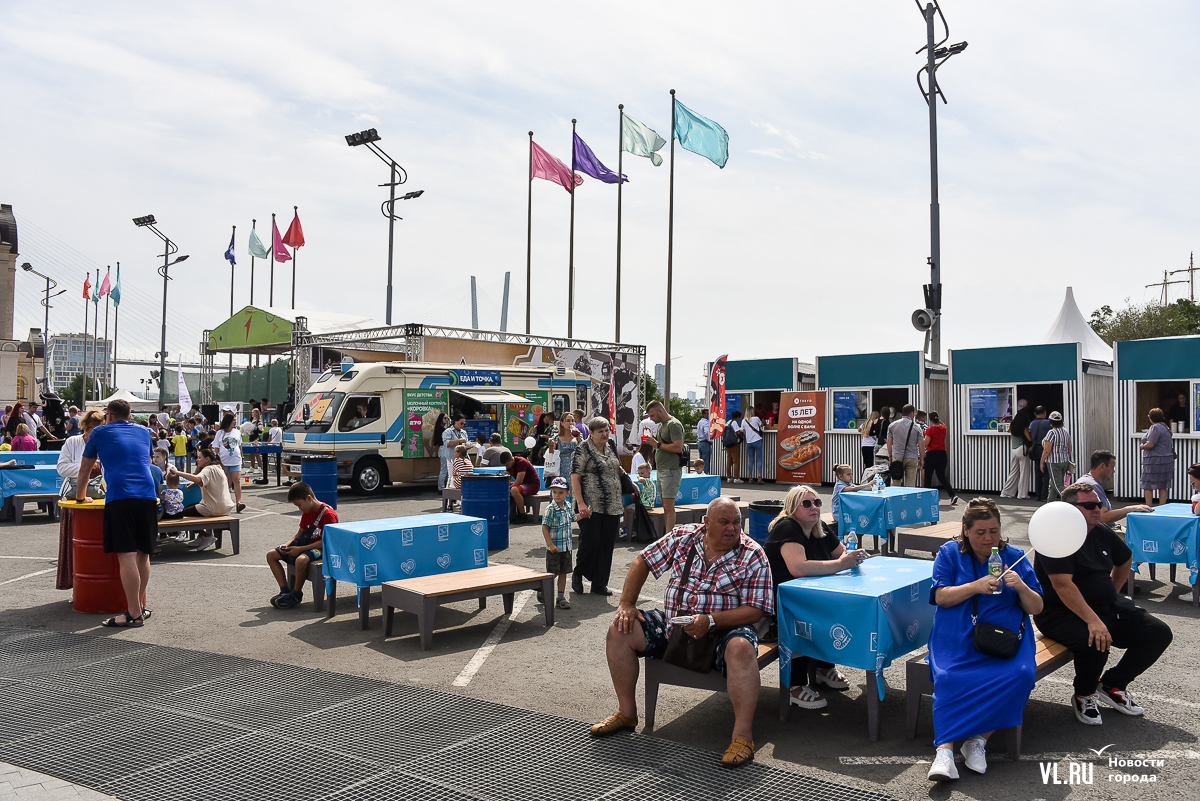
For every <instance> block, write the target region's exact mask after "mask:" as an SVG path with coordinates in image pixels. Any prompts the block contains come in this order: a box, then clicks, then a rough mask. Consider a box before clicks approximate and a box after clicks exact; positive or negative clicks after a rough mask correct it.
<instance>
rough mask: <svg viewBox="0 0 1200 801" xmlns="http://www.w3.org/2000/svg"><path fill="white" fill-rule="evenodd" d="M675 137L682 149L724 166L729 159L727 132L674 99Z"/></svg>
mask: <svg viewBox="0 0 1200 801" xmlns="http://www.w3.org/2000/svg"><path fill="white" fill-rule="evenodd" d="M675 138H676V139H678V140H679V144H680V145H682V146H683V148H684V150H690V151H692V152H693V153H695V154H697V155H700V156H704V158H706V159H708V160H709V161H711V162H712V163H713V164H716V165H717V166H718V167H722V168H723V167H724V166H725V163H726V162H727V161H729V134H727V133H725V129H724V128H722V127H721V126H720V125H717V124H716V123H715V122H713V121H712V120H710V119H709V118H708V117H705V116H702V115H700V114H697V113H696V112H694V111H692V110H691V109H690V108H688V107H687V106H685V105H683V104H682V103H680V102H679V101H678V100H676V101H675Z"/></svg>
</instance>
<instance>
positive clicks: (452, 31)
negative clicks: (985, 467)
mask: <svg viewBox="0 0 1200 801" xmlns="http://www.w3.org/2000/svg"><path fill="white" fill-rule="evenodd" d="M943 11H944V13H945V15H946V17H947V19H948V21H949V23H950V26H951V27H950V34H951V36H950V41H951V42H958V41H963V40H965V41H967V42H968V43H969V47H968V49H967V50H966V51H965V52H964V53H963V54H961V55H958V56H955V57H954V58H952V59H951V60H950V61H949V62H948V63H947V64H946V65H945V66H944V67H943V68H942V69H941V70H940V71H939V81H940V83H941V86H942V89H943V91H944V93H945V95H946V97H947V99H948V100H949V103H948V104H946V105H942V104H939V106H938V124H939V129H938V133H939V161H940V165H939V169H940V176H941V185H940V191H941V210H942V281H943V284H944V290H943V306H944V316H943V342H944V348H965V347H987V346H997V345H1009V344H1029V343H1033V342H1037V341H1039V340H1040V338H1041V336H1042V334H1043V333H1044V332H1045V330H1046V329H1047V328H1048V327H1049V325H1050V323H1051V322H1052V321H1053V320H1054V318H1055V317H1056V316H1057V314H1058V310H1059V307H1060V306H1061V304H1062V299H1063V295H1064V292H1065V288H1066V287H1067V286H1073V287H1074V291H1075V297H1076V298H1077V300H1078V303H1079V306H1080V308H1081V310H1082V311H1083V313H1084V316H1085V317H1086V316H1088V315H1089V314H1090V312H1091V311H1092V310H1093V309H1095V308H1097V307H1099V306H1101V305H1103V304H1109V305H1113V306H1117V305H1120V304H1121V303H1123V301H1124V300H1125V299H1126V298H1129V299H1131V300H1133V301H1136V302H1141V301H1144V300H1150V299H1154V298H1157V297H1158V295H1159V290H1158V289H1146V288H1145V285H1146V284H1150V283H1152V282H1155V281H1160V280H1161V279H1162V271H1163V270H1176V269H1180V268H1182V267H1186V266H1187V263H1188V255H1189V252H1190V251H1191V250H1192V249H1193V248H1194V247H1195V246H1196V237H1195V235H1194V234H1195V226H1196V220H1197V217H1198V214H1197V212H1198V211H1200V200H1198V199H1197V192H1196V183H1197V166H1198V165H1197V160H1198V156H1197V150H1196V148H1195V145H1194V134H1193V132H1194V131H1195V130H1196V129H1197V123H1198V122H1200V121H1198V120H1197V116H1198V115H1200V111H1198V109H1197V105H1196V103H1195V98H1196V97H1197V96H1198V95H1200V92H1198V91H1197V90H1198V89H1200V86H1198V83H1200V81H1198V75H1200V72H1198V70H1197V66H1198V64H1197V62H1198V59H1200V54H1198V52H1197V50H1196V48H1195V47H1194V42H1195V41H1196V38H1197V33H1198V31H1197V28H1198V27H1200V26H1198V22H1200V8H1198V7H1197V6H1195V5H1194V4H1191V3H1186V2H1148V3H1144V4H1137V5H1136V7H1131V6H1129V4H1128V3H1122V4H1118V3H1115V2H1103V1H1101V2H1097V1H1096V0H1089V1H1088V2H1082V1H1077V2H1057V3H1051V4H1047V3H1033V2H1025V1H1017V0H1013V1H1011V2H1005V3H978V2H975V3H966V2H962V0H946V2H945V3H944V6H943ZM0 13H2V14H3V19H4V24H3V25H0V74H2V75H3V76H4V87H5V91H4V95H5V110H6V113H5V118H6V123H5V124H4V125H3V126H0V152H2V153H4V156H5V157H4V158H3V159H0V202H4V203H11V204H12V205H13V207H14V211H15V212H16V214H17V218H18V223H19V226H20V233H21V255H22V260H23V261H24V260H28V261H30V262H31V263H33V264H34V267H35V269H38V270H39V271H41V272H44V273H46V274H49V275H51V276H52V277H54V278H55V279H57V280H58V281H59V284H60V286H61V287H65V288H67V289H68V290H69V291H68V292H67V293H66V294H64V295H63V296H62V297H60V298H58V299H57V300H55V301H53V309H52V311H51V320H50V328H51V330H52V331H63V330H70V331H78V330H80V328H81V327H82V322H83V321H82V320H81V319H80V317H81V316H82V313H83V309H82V307H83V306H84V305H85V303H84V301H83V299H82V298H81V296H80V295H81V289H82V283H83V278H84V274H85V271H88V270H91V271H92V275H93V280H94V275H95V272H94V271H95V269H96V268H100V270H101V272H102V274H103V271H104V270H105V269H106V267H107V266H108V265H112V266H113V268H114V269H115V266H116V264H117V262H120V263H121V280H122V289H123V291H124V292H125V298H124V299H123V302H122V304H121V312H122V314H121V328H120V337H119V341H118V349H119V351H120V353H121V356H122V357H136V358H147V359H150V358H153V357H154V353H155V352H156V351H158V350H159V336H160V326H161V324H162V321H161V314H162V311H161V310H162V279H161V278H159V276H158V275H157V274H156V273H155V268H156V266H157V265H158V264H160V263H161V252H162V250H161V243H160V241H159V240H158V239H156V238H155V237H154V236H153V235H152V234H151V233H150V232H149V231H146V230H142V229H139V228H137V227H135V226H134V225H133V223H132V222H131V219H132V218H133V217H136V216H141V215H145V214H154V215H155V216H156V218H157V220H158V224H159V227H160V228H161V230H162V231H163V232H164V233H166V234H167V235H168V236H170V237H171V238H172V240H174V241H175V242H177V243H178V245H179V247H180V252H181V253H185V254H188V255H189V256H190V258H189V260H188V261H187V262H184V263H181V264H179V265H178V266H176V267H173V268H172V269H171V276H172V281H171V282H170V288H169V294H168V336H167V341H168V348H167V349H168V352H169V353H170V359H171V361H174V360H175V359H176V358H177V357H178V356H179V355H180V354H182V355H183V358H184V360H185V361H188V360H191V361H195V360H196V359H197V353H198V348H199V341H200V335H201V331H202V330H203V329H206V328H214V327H216V325H218V324H219V323H220V322H221V321H223V320H224V319H226V318H227V317H228V315H229V308H230V267H229V264H228V262H226V261H225V260H224V259H223V258H222V256H223V253H224V251H225V249H226V247H227V246H228V244H229V239H230V235H231V228H232V226H237V230H236V253H237V262H238V263H237V268H236V272H235V275H234V282H235V285H234V288H233V293H234V306H235V308H238V309H240V308H241V307H242V306H244V305H247V304H248V303H249V300H250V289H251V287H250V269H249V268H250V257H249V255H248V253H247V250H246V237H247V235H248V233H249V230H250V227H251V220H257V223H256V225H257V230H258V232H259V236H260V237H262V238H263V239H264V241H267V237H268V235H269V232H270V225H271V214H272V213H274V214H276V215H277V218H278V222H279V227H280V230H281V231H285V230H286V229H287V226H288V224H289V223H290V221H291V219H292V215H293V208H292V207H293V206H298V207H299V214H300V218H301V220H302V222H303V226H304V231H305V235H306V239H307V244H306V245H305V247H303V248H302V249H301V250H300V251H299V254H298V257H297V260H296V271H295V275H296V298H297V301H296V305H297V307H298V308H299V309H301V310H303V309H323V310H326V311H332V312H343V313H352V314H368V315H371V316H373V317H375V318H377V319H379V320H382V319H383V317H384V298H385V287H386V270H387V222H386V220H385V219H384V218H383V217H382V216H381V214H380V211H379V207H380V203H381V201H383V200H384V199H385V197H386V191H387V190H386V189H384V188H380V187H379V186H378V185H379V184H382V183H385V182H386V181H387V180H388V172H387V167H386V166H385V165H384V164H383V163H381V162H380V161H379V160H377V159H376V158H375V157H374V156H372V155H371V154H370V153H369V152H367V151H366V149H365V148H361V147H358V148H350V147H348V146H347V145H346V143H345V139H344V136H345V135H346V134H348V133H352V132H355V131H359V130H362V129H366V128H372V127H373V128H376V129H378V131H379V134H380V136H381V137H382V141H381V142H380V143H379V144H380V146H381V147H382V148H383V149H384V150H385V151H386V152H387V153H389V154H390V155H391V156H393V157H395V158H396V160H397V161H398V162H399V163H400V164H401V165H403V167H404V168H405V169H406V170H407V173H408V181H407V183H406V184H405V185H404V186H403V187H402V188H401V189H402V190H403V191H412V190H416V189H421V190H424V195H423V196H422V197H420V198H418V199H415V200H411V201H407V202H404V203H398V204H397V206H398V210H399V213H400V214H401V215H402V216H403V217H404V219H403V221H402V222H398V223H397V224H396V246H395V258H394V264H395V268H394V269H395V279H394V284H395V301H394V306H395V309H394V313H393V322H394V323H406V322H422V323H432V324H440V325H451V326H458V327H464V328H466V327H469V326H470V276H472V275H474V276H476V278H477V281H478V283H479V287H480V326H481V327H482V328H487V329H496V328H498V327H499V317H500V296H501V287H502V284H503V278H504V274H505V272H506V271H509V272H511V273H512V298H511V303H510V309H509V328H510V330H522V329H523V326H524V320H525V306H526V284H525V268H526V244H527V243H526V226H527V219H526V214H527V203H528V202H529V195H528V193H529V191H530V184H529V181H528V177H527V176H528V173H527V169H528V141H529V137H528V132H529V131H533V132H534V140H535V141H536V142H537V143H538V144H539V145H541V146H542V147H544V148H546V149H547V150H548V151H550V152H551V153H552V154H554V155H556V156H558V157H559V158H562V159H565V160H569V158H570V146H571V120H572V118H574V119H577V120H578V124H577V131H578V133H579V134H580V136H581V137H583V138H584V139H585V140H586V141H587V142H588V143H589V145H590V146H591V147H592V149H593V150H594V151H595V153H596V155H597V156H598V157H599V158H600V159H601V160H602V161H604V162H605V164H607V165H608V166H609V167H610V168H612V169H616V167H617V163H616V162H617V147H618V140H617V136H618V123H619V117H618V109H617V105H618V103H623V104H624V105H625V111H626V113H628V114H629V115H630V116H632V117H634V118H635V119H637V120H639V121H641V122H642V123H645V124H646V125H648V126H650V127H651V128H653V129H655V130H656V131H658V132H659V133H660V134H662V135H663V137H664V138H666V137H668V136H669V132H670V129H671V125H670V95H669V90H670V89H675V90H676V91H677V93H678V94H677V96H678V98H679V100H680V101H681V102H683V103H685V104H686V105H687V106H688V107H689V108H691V109H693V110H695V111H697V112H699V113H700V114H703V115H705V116H707V117H709V118H711V119H713V120H715V121H717V122H718V123H720V124H721V125H722V126H724V128H725V129H726V130H727V131H728V133H729V140H730V143H729V151H730V154H729V162H728V164H727V166H726V167H725V168H724V169H718V168H717V167H716V166H715V165H714V164H712V163H711V162H709V161H707V160H706V159H704V158H702V157H700V156H697V155H695V154H692V153H689V152H686V151H683V150H682V149H681V148H679V147H678V145H676V148H675V158H676V164H675V178H674V181H675V211H674V306H673V308H674V320H675V325H674V337H673V344H672V353H671V355H672V364H673V380H672V389H673V390H674V391H675V392H679V393H680V394H684V393H686V391H687V390H689V389H697V388H700V387H701V386H702V382H703V376H702V369H703V364H704V363H705V362H707V361H711V360H712V359H713V358H715V357H716V356H718V355H721V354H724V353H728V354H729V355H730V358H733V359H743V358H760V357H764V358H765V357H779V356H795V357H797V358H799V359H800V360H801V361H812V359H813V358H814V357H815V356H818V355H833V354H844V353H861V352H876V351H892V350H919V349H920V348H921V347H922V345H923V335H922V334H921V333H920V332H918V331H916V330H914V329H913V328H912V325H911V323H910V322H909V318H910V315H911V314H912V312H913V310H915V309H917V308H919V307H920V306H922V305H923V304H922V297H921V285H922V284H923V283H926V282H927V281H928V280H929V273H928V266H927V264H926V258H927V256H928V255H929V129H928V112H927V109H926V105H925V102H924V101H923V100H922V98H921V95H920V93H919V91H918V89H917V85H916V80H915V76H916V73H917V71H918V70H919V69H920V67H921V66H922V64H923V63H924V62H923V59H922V56H920V55H917V54H916V50H917V49H918V48H919V47H921V46H922V45H923V44H924V42H925V30H924V21H923V19H922V17H921V14H920V13H919V11H918V9H917V7H916V6H915V5H914V4H913V3H911V2H904V1H903V0H886V1H885V0H857V1H854V2H839V3H813V2H803V3H794V2H793V3H769V2H764V3H756V4H746V5H737V6H730V5H729V4H727V3H713V2H691V3H686V4H660V5H657V6H656V5H653V4H652V5H647V4H645V3H633V2H607V3H603V4H600V3H579V4H569V5H563V4H554V5H550V4H546V3H523V2H509V3H503V4H494V3H478V2H476V3H470V2H468V3H458V4H450V5H447V4H416V3H375V2H358V3H353V4H328V3H313V2H290V3H286V4H284V3H269V2H264V3H254V4H247V3H221V2H207V3H203V4H192V3H189V4H185V3H159V4H154V7H153V8H150V7H147V6H146V5H145V4H140V3H122V2H110V3H104V4H99V5H96V4H91V5H88V4H84V5H80V4H70V3H62V2H19V1H17V0H4V1H3V3H0ZM939 30H940V29H939ZM939 38H940V37H939ZM662 152H663V154H664V156H666V158H665V160H664V164H663V165H662V166H660V167H654V166H653V165H651V164H650V162H649V161H648V160H647V159H644V158H637V157H634V156H631V155H629V154H626V156H625V158H624V165H623V169H624V172H625V173H626V174H627V175H628V176H629V179H630V180H629V183H627V184H626V185H625V188H624V194H623V234H622V236H623V246H622V268H623V287H622V306H621V308H622V315H621V318H622V330H621V339H622V341H624V342H627V343H632V344H641V345H645V346H646V347H647V348H648V358H647V361H648V365H647V367H648V370H649V371H650V372H653V365H654V364H655V363H658V362H662V361H663V360H664V356H665V349H664V338H665V311H666V297H665V296H666V278H667V276H666V267H667V228H668V226H667V216H668V215H667V211H668V192H669V186H668V184H669V177H670V163H671V160H670V157H669V156H668V155H667V154H668V149H667V148H664V150H663V151H662ZM569 222H570V195H569V194H568V193H567V192H566V191H565V190H564V189H563V188H561V187H559V186H557V185H555V184H551V183H548V182H546V181H541V180H536V181H534V182H533V186H532V276H533V281H532V284H533V286H532V307H533V308H532V314H531V317H532V320H533V333H535V334H543V335H551V336H564V335H565V334H566V328H567V295H568V291H567V285H568V259H569ZM615 263H616V187H615V186H612V185H607V184H602V183H600V182H598V181H594V180H591V179H585V182H584V184H583V185H582V186H580V187H579V188H578V190H577V193H576V198H575V249H574V264H575V270H576V287H577V291H576V301H575V311H574V332H575V335H576V337H579V338H582V339H589V340H598V341H612V339H613V337H614V328H613V317H614V314H613V311H614V303H615V292H614V282H615ZM269 269H270V268H269V263H268V262H264V261H263V260H256V264H255V285H254V293H255V294H254V297H255V302H256V305H264V300H265V298H266V296H267V294H268V293H269V289H268V282H269V280H270V278H269V275H268V273H269ZM1185 277H1186V276H1178V275H1177V276H1173V278H1176V279H1178V278H1185ZM291 280H292V268H291V265H288V264H284V265H276V270H275V276H274V281H275V287H274V291H275V302H274V305H275V306H277V307H286V306H288V305H290V297H289V295H290V291H291ZM43 287H44V284H42V283H41V281H40V280H39V279H34V278H33V277H31V276H27V275H26V274H24V273H18V288H17V310H16V335H17V336H21V335H22V334H23V333H24V332H25V330H26V329H27V328H28V327H30V326H36V327H41V324H42V323H41V321H42V313H43V310H42V308H41V306H40V305H38V302H37V301H38V297H39V295H38V293H39V291H40V290H41V289H42V288H43ZM1181 290H1182V291H1183V292H1184V293H1186V291H1187V287H1186V285H1178V286H1172V287H1170V293H1171V295H1170V297H1171V299H1174V298H1177V297H1180V296H1181V294H1180V291H1181ZM103 318H104V310H103V307H102V308H101V311H100V321H101V327H102V328H103ZM145 375H146V372H145V370H142V369H139V368H127V369H123V370H122V372H121V373H120V374H119V376H118V377H119V378H120V379H121V380H120V382H119V383H121V384H122V385H125V386H127V387H128V388H131V389H138V387H137V386H136V385H131V383H132V382H134V381H136V380H137V379H138V378H139V377H142V378H144V377H145Z"/></svg>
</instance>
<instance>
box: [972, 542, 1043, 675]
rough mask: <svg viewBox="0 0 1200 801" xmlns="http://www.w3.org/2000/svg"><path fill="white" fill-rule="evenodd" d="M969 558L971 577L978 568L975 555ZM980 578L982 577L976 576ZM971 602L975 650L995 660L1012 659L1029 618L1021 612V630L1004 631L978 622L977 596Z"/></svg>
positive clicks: (1019, 646)
mask: <svg viewBox="0 0 1200 801" xmlns="http://www.w3.org/2000/svg"><path fill="white" fill-rule="evenodd" d="M969 556H970V558H971V568H972V571H971V572H972V575H974V573H975V568H976V567H978V565H977V563H976V561H975V554H969ZM977 578H982V576H977ZM971 602H972V603H973V604H974V610H973V611H972V613H971V623H972V625H973V627H974V630H975V635H974V636H975V650H976V651H978V652H979V653H981V654H984V655H986V656H994V657H995V658H997V659H1012V658H1013V657H1014V656H1016V655H1017V652H1018V651H1020V650H1021V640H1023V639H1024V638H1025V619H1026V618H1027V617H1029V616H1028V615H1026V614H1025V613H1024V611H1022V612H1021V630H1020V631H1013V630H1012V629H1006V628H1004V627H1003V626H997V625H996V624H994V623H980V622H979V596H978V595H974V596H972V597H971Z"/></svg>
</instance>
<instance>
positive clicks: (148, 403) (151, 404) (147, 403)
mask: <svg viewBox="0 0 1200 801" xmlns="http://www.w3.org/2000/svg"><path fill="white" fill-rule="evenodd" d="M115 400H123V401H126V402H127V403H128V404H129V408H131V409H133V411H135V412H153V411H157V410H158V401H154V400H143V399H142V398H139V397H138V396H137V395H134V394H133V393H132V392H130V391H129V390H127V389H118V390H117V391H116V392H114V393H113V394H111V395H109V396H108V397H107V398H101V399H100V400H90V401H88V402H87V403H86V404H85V408H88V409H104V408H106V407H107V406H108V404H110V403H112V402H113V401H115Z"/></svg>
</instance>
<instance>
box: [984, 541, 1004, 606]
mask: <svg viewBox="0 0 1200 801" xmlns="http://www.w3.org/2000/svg"><path fill="white" fill-rule="evenodd" d="M1003 572H1004V560H1003V559H1001V558H1000V549H999V548H992V555H991V556H989V557H988V573H989V574H990V575H992V576H993V577H995V578H1000V575H1001V574H1002V573H1003ZM1001 592H1003V590H1002V588H1001V587H1000V586H999V585H997V587H996V589H994V590H992V595H999V594H1000V593H1001Z"/></svg>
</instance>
